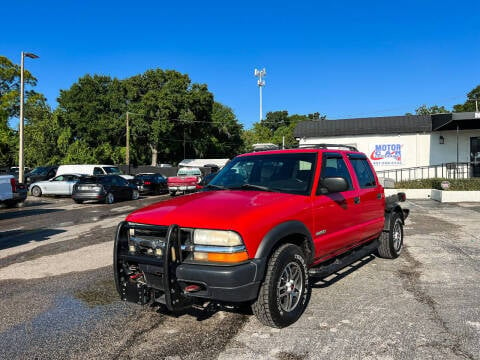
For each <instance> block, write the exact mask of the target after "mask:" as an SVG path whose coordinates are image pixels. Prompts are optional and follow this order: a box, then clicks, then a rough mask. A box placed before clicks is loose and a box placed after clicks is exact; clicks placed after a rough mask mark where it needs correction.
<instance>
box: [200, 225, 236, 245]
mask: <svg viewBox="0 0 480 360" xmlns="http://www.w3.org/2000/svg"><path fill="white" fill-rule="evenodd" d="M193 243H194V244H195V245H210V246H238V245H243V241H242V238H241V237H240V235H238V234H237V233H236V232H233V231H224V230H205V229H195V232H194V233H193Z"/></svg>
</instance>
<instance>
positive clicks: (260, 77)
mask: <svg viewBox="0 0 480 360" xmlns="http://www.w3.org/2000/svg"><path fill="white" fill-rule="evenodd" d="M254 75H255V76H256V77H258V81H257V85H258V88H259V89H260V121H262V119H263V111H262V87H264V86H265V80H263V77H265V76H267V70H265V68H263V69H262V70H258V69H255V71H254Z"/></svg>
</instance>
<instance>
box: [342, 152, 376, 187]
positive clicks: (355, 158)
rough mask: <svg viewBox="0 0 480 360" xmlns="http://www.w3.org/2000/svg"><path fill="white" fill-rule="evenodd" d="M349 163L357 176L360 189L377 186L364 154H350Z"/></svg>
mask: <svg viewBox="0 0 480 360" xmlns="http://www.w3.org/2000/svg"><path fill="white" fill-rule="evenodd" d="M348 157H349V159H350V163H351V164H352V167H353V170H354V171H355V175H356V176H357V180H358V185H359V186H360V188H361V189H366V188H373V187H376V186H377V182H376V181H375V175H374V174H373V171H372V168H371V167H370V164H369V162H368V160H367V158H366V157H365V155H360V154H359V155H357V154H350V155H349V156H348Z"/></svg>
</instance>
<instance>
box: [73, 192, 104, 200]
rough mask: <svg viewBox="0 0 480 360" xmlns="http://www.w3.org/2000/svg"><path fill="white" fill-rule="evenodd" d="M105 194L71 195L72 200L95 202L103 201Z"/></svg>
mask: <svg viewBox="0 0 480 360" xmlns="http://www.w3.org/2000/svg"><path fill="white" fill-rule="evenodd" d="M105 196H106V194H98V193H74V194H72V199H73V200H84V201H87V200H96V201H105Z"/></svg>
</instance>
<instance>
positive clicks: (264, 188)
mask: <svg viewBox="0 0 480 360" xmlns="http://www.w3.org/2000/svg"><path fill="white" fill-rule="evenodd" d="M229 189H233V190H237V189H253V190H261V191H270V192H273V191H274V190H272V189H270V188H268V187H266V186H262V185H254V184H242V185H241V186H236V187H231V188H229Z"/></svg>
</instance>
